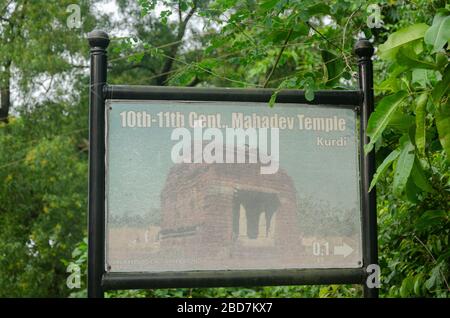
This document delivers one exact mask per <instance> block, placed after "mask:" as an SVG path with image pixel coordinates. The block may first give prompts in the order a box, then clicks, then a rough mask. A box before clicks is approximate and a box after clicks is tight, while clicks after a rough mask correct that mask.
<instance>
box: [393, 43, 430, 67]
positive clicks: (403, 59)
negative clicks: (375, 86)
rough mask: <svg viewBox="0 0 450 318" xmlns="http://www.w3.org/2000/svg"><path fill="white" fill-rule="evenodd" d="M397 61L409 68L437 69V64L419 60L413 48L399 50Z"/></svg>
mask: <svg viewBox="0 0 450 318" xmlns="http://www.w3.org/2000/svg"><path fill="white" fill-rule="evenodd" d="M397 61H398V64H400V65H405V66H408V67H409V68H422V69H431V70H433V69H437V66H436V65H435V64H433V63H430V62H426V61H425V60H423V59H419V58H418V56H417V55H416V54H415V53H414V51H413V50H412V48H410V47H408V46H406V47H401V48H400V49H399V51H398V54H397Z"/></svg>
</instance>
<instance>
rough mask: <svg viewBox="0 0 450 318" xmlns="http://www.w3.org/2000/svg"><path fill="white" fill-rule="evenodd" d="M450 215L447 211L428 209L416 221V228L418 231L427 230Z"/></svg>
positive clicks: (441, 222)
mask: <svg viewBox="0 0 450 318" xmlns="http://www.w3.org/2000/svg"><path fill="white" fill-rule="evenodd" d="M449 217H450V212H449V211H444V210H429V211H426V212H424V213H423V214H422V215H421V216H420V217H419V219H418V220H417V221H416V229H417V231H419V232H422V231H423V232H427V231H429V230H430V228H433V227H435V226H438V225H440V224H443V222H446V220H448V218H449Z"/></svg>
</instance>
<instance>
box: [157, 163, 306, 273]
mask: <svg viewBox="0 0 450 318" xmlns="http://www.w3.org/2000/svg"><path fill="white" fill-rule="evenodd" d="M296 205H297V199H296V190H295V188H294V186H293V183H292V180H291V178H290V177H289V176H288V175H287V174H286V172H285V171H283V169H279V170H278V172H277V173H275V174H266V175H264V174H260V163H243V164H178V165H174V166H173V167H172V168H171V169H170V172H169V174H168V176H167V179H166V184H165V186H164V188H163V190H162V193H161V216H162V219H161V232H160V233H161V235H160V242H161V250H162V251H164V253H167V255H172V256H175V255H176V256H178V257H183V258H184V260H185V261H186V262H188V260H189V259H194V260H195V259H197V258H205V257H208V259H209V260H210V262H214V260H218V261H220V262H222V264H224V265H226V264H228V263H229V267H236V266H237V267H241V266H245V265H246V262H249V263H254V262H256V260H257V259H258V258H268V257H278V258H279V259H280V260H283V261H284V260H285V258H286V257H288V256H289V255H292V252H293V249H298V248H299V245H298V244H296V242H298V241H299V238H300V233H299V230H298V225H297V216H296V211H297V206H296Z"/></svg>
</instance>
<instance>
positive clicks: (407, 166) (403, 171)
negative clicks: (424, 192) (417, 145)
mask: <svg viewBox="0 0 450 318" xmlns="http://www.w3.org/2000/svg"><path fill="white" fill-rule="evenodd" d="M414 158H415V154H414V145H413V144H412V143H411V141H410V140H409V138H408V139H406V140H405V141H403V144H402V146H401V152H400V155H399V157H398V160H397V165H396V168H395V173H394V181H393V184H392V187H393V190H394V194H395V195H397V196H400V195H401V194H402V193H403V190H404V189H405V186H406V182H407V181H408V178H409V175H410V174H411V170H412V167H413V165H414Z"/></svg>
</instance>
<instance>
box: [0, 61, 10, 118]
mask: <svg viewBox="0 0 450 318" xmlns="http://www.w3.org/2000/svg"><path fill="white" fill-rule="evenodd" d="M4 67H5V69H4V72H3V74H2V76H1V78H2V79H1V82H0V122H5V123H7V122H8V115H9V109H10V106H11V87H10V86H11V85H10V84H11V70H10V67H11V61H8V62H7V63H6V64H5V65H4Z"/></svg>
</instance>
